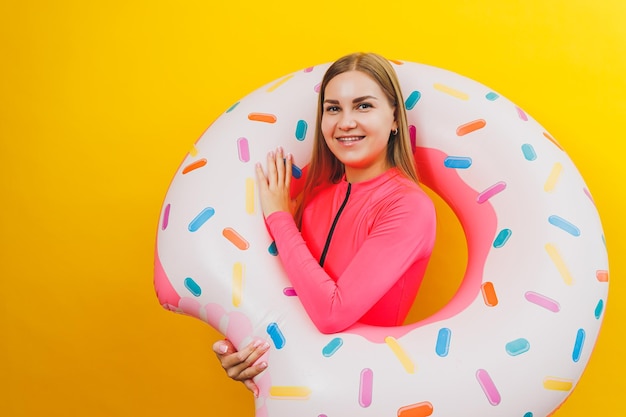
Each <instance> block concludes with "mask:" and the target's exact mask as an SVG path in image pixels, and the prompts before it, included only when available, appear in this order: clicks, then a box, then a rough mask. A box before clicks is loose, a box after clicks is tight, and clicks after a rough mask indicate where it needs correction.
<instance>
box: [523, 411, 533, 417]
mask: <svg viewBox="0 0 626 417" xmlns="http://www.w3.org/2000/svg"><path fill="white" fill-rule="evenodd" d="M524 417H533V413H531V412H530V411H529V412H527V413H526V414H524Z"/></svg>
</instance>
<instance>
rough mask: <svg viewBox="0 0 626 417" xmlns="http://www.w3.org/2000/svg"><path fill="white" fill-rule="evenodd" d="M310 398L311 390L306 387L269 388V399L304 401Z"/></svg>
mask: <svg viewBox="0 0 626 417" xmlns="http://www.w3.org/2000/svg"><path fill="white" fill-rule="evenodd" d="M310 396H311V389H309V388H307V387H295V386H272V387H270V397H274V398H281V399H299V400H306V399H307V398H309V397H310Z"/></svg>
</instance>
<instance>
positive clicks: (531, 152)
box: [522, 143, 537, 161]
mask: <svg viewBox="0 0 626 417" xmlns="http://www.w3.org/2000/svg"><path fill="white" fill-rule="evenodd" d="M522 153H523V154H524V158H526V160H527V161H534V160H535V159H537V154H536V153H535V148H533V145H531V144H530V143H525V144H523V145H522Z"/></svg>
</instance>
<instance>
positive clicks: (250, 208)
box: [246, 178, 255, 214]
mask: <svg viewBox="0 0 626 417" xmlns="http://www.w3.org/2000/svg"><path fill="white" fill-rule="evenodd" d="M254 201H255V199H254V179H253V178H246V213H248V214H254Z"/></svg>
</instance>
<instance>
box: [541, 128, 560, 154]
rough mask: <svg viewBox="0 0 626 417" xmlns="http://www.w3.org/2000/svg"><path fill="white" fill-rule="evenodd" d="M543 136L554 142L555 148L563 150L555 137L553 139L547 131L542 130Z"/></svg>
mask: <svg viewBox="0 0 626 417" xmlns="http://www.w3.org/2000/svg"><path fill="white" fill-rule="evenodd" d="M543 136H545V137H546V139H548V140H549V141H550V142H552V143H554V144H555V145H556V147H557V148H559V149H560V150H562V151H563V150H564V149H563V147H561V145H559V142H557V141H556V139H554V138H553V137H552V136H550V135H548V132H543Z"/></svg>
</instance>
